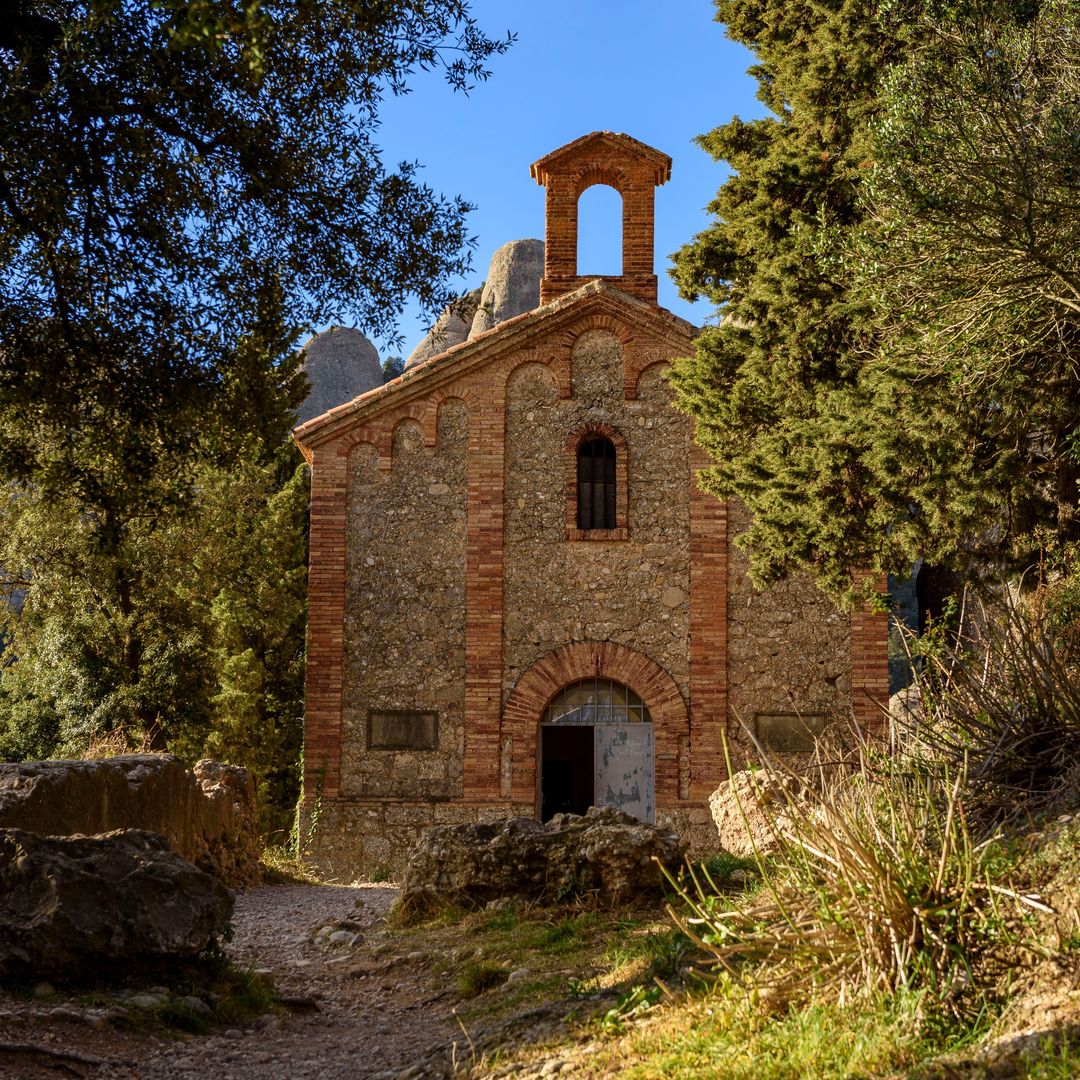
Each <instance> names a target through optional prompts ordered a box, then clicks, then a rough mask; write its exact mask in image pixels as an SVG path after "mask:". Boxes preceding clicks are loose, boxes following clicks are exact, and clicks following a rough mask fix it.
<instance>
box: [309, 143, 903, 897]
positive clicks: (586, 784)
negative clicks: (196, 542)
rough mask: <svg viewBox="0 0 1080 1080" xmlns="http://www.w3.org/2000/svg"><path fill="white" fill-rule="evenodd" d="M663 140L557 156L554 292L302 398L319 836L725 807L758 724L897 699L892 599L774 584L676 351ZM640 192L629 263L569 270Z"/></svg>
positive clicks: (338, 858) (811, 729)
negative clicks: (733, 769) (418, 353)
mask: <svg viewBox="0 0 1080 1080" xmlns="http://www.w3.org/2000/svg"><path fill="white" fill-rule="evenodd" d="M670 169H671V159H670V158H668V157H667V155H665V154H662V153H660V152H659V151H657V150H654V149H652V148H651V147H648V146H646V145H644V144H643V143H640V142H638V141H637V140H635V139H632V138H630V137H629V136H627V135H621V134H614V133H611V132H595V133H593V134H591V135H586V136H584V137H582V138H580V139H577V140H575V141H574V142H572V143H570V144H568V145H567V146H564V147H562V148H561V149H559V150H556V151H554V152H553V153H551V154H548V155H547V156H546V157H543V158H541V159H540V160H539V161H537V162H536V163H535V164H534V165H533V166H532V176H533V178H534V179H535V180H536V181H537V182H538V183H539V184H541V185H542V186H544V188H545V189H546V236H545V250H544V276H543V279H542V281H541V285H540V305H539V306H538V307H537V308H535V309H534V310H532V311H528V312H525V313H523V314H520V315H517V316H516V317H513V318H511V319H508V320H507V321H504V322H502V323H499V324H498V325H496V326H495V327H493V328H492V329H490V330H487V331H485V332H483V333H480V334H479V335H478V336H476V337H475V338H472V339H471V340H468V341H465V342H464V343H462V344H459V345H456V346H454V347H453V348H450V349H449V350H447V351H445V352H443V353H441V354H440V355H437V356H434V357H432V358H431V359H429V360H427V361H426V362H424V363H422V364H419V365H418V366H417V367H415V368H413V369H411V370H409V371H407V372H406V373H405V374H404V375H403V376H402V377H400V378H398V379H396V380H395V381H393V382H392V383H389V384H387V385H386V386H382V387H379V388H377V389H374V390H372V391H370V392H368V393H366V394H363V395H362V396H360V397H358V398H356V399H355V400H353V401H351V402H348V403H346V404H344V405H341V406H338V407H337V408H334V409H331V410H330V411H329V412H326V413H325V414H323V415H322V416H319V417H316V418H314V419H312V420H310V421H308V422H307V423H305V424H303V425H302V426H300V427H299V428H297V429H296V431H295V433H294V434H295V438H296V441H297V442H298V444H299V445H300V447H301V449H302V450H303V452H304V454H305V456H306V458H307V460H308V461H309V463H310V465H311V481H312V490H311V562H310V578H309V611H308V668H307V696H306V714H305V723H306V737H305V749H304V764H305V776H304V813H303V815H302V816H303V818H304V820H305V822H306V824H305V826H304V828H305V830H306V842H307V844H308V847H309V851H310V855H311V857H312V859H313V860H314V861H316V862H318V863H319V864H320V865H321V866H323V867H324V868H325V869H327V870H329V871H331V872H333V873H336V874H339V875H349V874H360V873H368V874H370V873H373V872H378V871H384V872H388V873H395V872H397V871H399V870H400V869H401V867H402V865H403V862H404V859H405V857H406V855H407V853H408V849H409V847H410V846H411V844H412V842H413V841H414V840H415V838H416V836H417V835H418V834H419V832H420V831H421V830H422V829H423V828H425V827H428V826H430V825H432V824H440V823H451V822H464V821H476V820H490V819H498V818H504V817H507V816H510V815H525V816H538V817H540V818H542V819H544V820H546V819H547V818H549V817H550V816H552V814H554V813H557V812H563V811H568V812H579V813H580V812H583V811H584V810H585V808H587V807H588V806H589V805H593V804H597V805H602V804H608V805H616V806H621V807H622V808H623V809H624V810H627V811H628V812H630V813H632V814H634V815H635V816H637V817H639V818H641V819H643V820H649V821H656V822H657V823H660V824H665V825H667V826H669V827H672V828H675V829H677V830H678V831H679V832H681V833H682V834H683V835H684V836H685V837H686V838H687V839H688V840H689V841H690V842H691V844H692V846H693V847H695V848H698V849H705V850H707V849H708V848H709V846H710V843H711V841H712V840H713V838H714V837H715V830H714V829H713V828H712V825H711V819H710V816H709V811H708V797H709V794H710V793H711V792H712V791H713V790H714V789H715V788H716V787H717V786H718V784H719V783H720V782H721V781H722V780H723V779H724V778H725V776H726V766H725V757H724V749H723V736H724V734H725V733H726V735H727V736H728V738H729V740H730V741H731V744H732V746H733V747H734V753H735V755H736V758H738V757H739V756H740V755H741V754H742V753H743V752H744V751H745V749H746V746H747V740H746V737H745V735H744V734H743V726H742V725H744V724H745V725H747V726H749V727H750V728H751V730H753V731H754V732H755V734H756V736H757V737H758V738H759V739H760V740H761V741H762V742H763V743H764V744H765V745H767V746H771V747H772V748H773V749H775V750H777V751H779V752H785V751H798V750H799V749H801V748H803V744H804V742H805V740H806V739H807V738H808V737H809V736H810V735H811V734H813V733H815V732H817V731H820V730H821V728H822V727H823V726H824V725H825V724H827V723H828V722H829V721H831V720H833V719H836V718H847V717H851V716H852V715H853V716H854V717H855V719H856V720H857V721H858V722H859V723H861V724H862V725H864V726H872V725H874V724H875V723H879V722H880V719H881V716H882V711H881V710H882V706H883V705H884V704H885V703H886V697H887V686H888V666H887V655H886V654H887V649H886V621H885V618H884V616H882V615H875V614H871V613H869V612H858V611H857V612H855V613H851V614H848V613H845V612H842V611H840V610H838V609H837V608H835V607H834V606H833V605H832V604H831V603H830V602H829V601H828V600H826V599H825V598H824V597H823V596H822V595H821V594H820V593H819V592H818V591H817V590H816V589H814V587H813V586H812V585H811V584H810V583H809V582H808V581H806V580H800V579H798V578H796V579H792V580H790V581H787V582H784V583H781V584H780V585H777V586H774V587H772V588H770V589H768V590H765V591H757V590H755V589H754V587H753V586H752V585H751V583H750V581H749V579H748V578H747V576H746V563H745V558H744V557H743V556H742V554H741V553H740V552H739V551H738V550H737V549H735V548H734V547H733V546H732V544H731V541H732V538H733V537H734V536H735V535H736V534H737V533H738V532H740V531H742V529H743V528H744V527H745V524H746V522H745V515H744V512H743V511H742V510H741V508H740V507H739V505H738V504H735V503H722V502H719V501H718V500H716V499H715V498H713V497H712V496H709V495H706V494H705V493H704V492H702V491H701V490H700V489H699V488H698V486H697V484H696V483H695V473H696V472H697V471H698V470H699V469H701V468H703V467H706V466H707V465H708V459H707V457H706V456H705V455H704V453H703V452H702V451H701V450H700V449H698V448H697V447H696V445H695V444H694V442H693V422H692V420H691V419H690V418H689V417H687V416H686V415H684V414H682V413H679V412H677V411H676V410H675V409H674V408H673V407H672V405H671V398H672V392H671V390H670V388H669V386H668V384H667V382H666V381H665V379H664V371H665V369H666V367H667V365H668V362H669V361H670V360H671V359H672V358H673V357H678V356H685V355H688V354H689V353H690V351H691V349H692V347H693V339H694V336H695V333H696V331H695V328H694V327H693V326H691V325H690V324H689V323H687V322H685V321H684V320H682V319H680V318H678V317H677V316H675V315H673V314H672V313H671V312H668V311H666V310H665V309H663V308H661V307H659V306H658V305H657V279H656V276H655V273H654V267H653V221H654V218H653V202H654V191H655V188H656V187H657V186H659V185H662V184H663V183H664V182H665V181H666V180H667V179H668V177H669V175H670ZM594 184H607V185H610V186H611V187H613V188H614V189H615V190H616V191H618V192H619V194H620V195H621V196H622V202H623V231H622V251H623V266H622V270H623V272H622V274H621V275H619V276H616V277H599V278H598V277H589V276H579V275H578V273H577V269H578V268H577V265H576V260H577V207H578V200H579V198H580V196H581V194H582V193H583V192H584V191H585V190H586V189H587V188H589V187H590V186H592V185H594Z"/></svg>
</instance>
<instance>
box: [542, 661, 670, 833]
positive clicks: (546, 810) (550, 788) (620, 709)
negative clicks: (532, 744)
mask: <svg viewBox="0 0 1080 1080" xmlns="http://www.w3.org/2000/svg"><path fill="white" fill-rule="evenodd" d="M539 757H540V770H539V772H540V776H539V781H540V819H541V821H548V820H550V818H551V817H553V816H554V815H555V814H559V813H572V814H583V813H585V811H586V810H587V809H588V808H589V807H590V806H615V807H617V808H619V809H620V810H624V811H625V812H626V813H628V814H632V815H633V816H634V817H636V818H638V819H639V820H640V821H648V822H652V821H654V820H655V816H656V812H655V797H654V787H655V784H654V767H653V761H654V751H653V725H652V716H651V715H650V713H649V709H648V707H647V706H646V705H645V703H644V702H643V701H642V700H641V698H640V697H639V696H638V695H637V694H636V693H635V692H634V691H633V690H631V689H630V687H628V686H624V685H623V684H622V683H619V682H616V681H615V680H613V679H606V678H588V679H579V680H577V681H576V682H572V683H568V684H567V685H566V686H564V687H563V688H562V689H561V690H559V691H558V693H556V694H555V696H554V697H553V698H552V699H551V700H550V701H549V702H548V703H547V706H546V707H545V709H544V712H543V714H542V716H541V720H540V755H539Z"/></svg>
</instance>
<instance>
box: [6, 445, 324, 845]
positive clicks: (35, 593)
mask: <svg viewBox="0 0 1080 1080" xmlns="http://www.w3.org/2000/svg"><path fill="white" fill-rule="evenodd" d="M193 484H194V490H195V495H194V496H193V501H192V503H191V505H189V506H188V507H187V508H186V509H185V510H184V511H183V512H174V513H171V514H164V513H160V512H154V513H149V514H146V515H144V516H138V517H133V518H132V519H131V520H129V521H128V522H127V523H126V524H125V526H124V528H123V529H122V530H120V532H119V534H118V537H117V538H116V541H115V542H114V543H112V544H111V545H110V546H109V548H107V549H105V550H103V547H102V544H101V542H100V536H99V522H98V521H97V520H96V519H95V517H94V516H93V515H91V514H88V513H87V512H86V511H85V509H84V508H83V507H82V506H81V505H80V504H79V503H78V501H77V500H75V499H74V498H71V499H66V500H60V499H57V498H55V497H54V498H49V497H46V496H44V495H43V494H42V493H41V492H40V491H39V490H37V489H35V488H26V487H24V488H18V487H14V486H9V487H8V488H5V489H0V522H2V527H0V565H2V566H4V567H6V568H7V571H8V577H9V581H10V583H11V584H12V585H13V584H14V583H18V584H19V585H20V586H21V589H22V590H23V592H24V597H25V598H24V601H23V604H22V607H21V611H19V612H18V613H16V612H15V611H14V610H13V609H8V608H7V606H6V605H4V606H3V607H0V612H2V614H0V622H2V624H3V626H4V628H5V631H4V632H5V636H6V637H7V638H8V640H9V644H8V649H7V651H6V652H5V654H4V665H3V668H2V669H0V756H3V757H5V758H9V759H11V758H14V759H18V758H23V757H31V756H32V757H47V756H52V755H55V754H59V755H62V756H80V755H82V754H84V753H85V752H86V751H87V750H88V748H89V747H90V746H91V744H92V743H93V742H94V741H96V740H97V739H99V738H101V737H102V736H105V735H108V734H109V733H112V732H123V733H126V734H127V737H128V738H129V739H130V741H131V742H132V743H141V742H142V741H143V738H144V737H145V738H147V739H148V740H149V742H150V744H151V745H153V746H156V747H158V748H165V747H168V748H169V749H172V750H174V751H176V752H177V753H179V754H180V755H181V756H182V757H184V758H185V759H187V760H189V761H190V760H194V759H196V758H198V757H200V756H214V757H217V758H219V759H222V760H226V761H230V762H233V763H236V764H242V765H246V766H248V767H249V768H251V769H252V771H253V772H254V775H255V777H256V779H257V782H258V786H259V793H260V796H261V801H262V802H263V804H264V805H265V806H266V808H267V810H268V811H269V809H270V808H271V807H275V808H277V809H278V810H279V811H280V810H284V809H285V808H286V807H288V806H289V805H290V804H291V803H292V802H293V801H295V798H296V794H297V790H298V777H297V772H296V764H295V763H296V761H297V758H298V754H299V747H300V741H301V734H302V720H301V716H302V700H303V687H302V679H303V634H304V610H305V564H306V541H305V526H304V518H305V514H306V509H307V476H306V468H305V467H304V465H303V464H302V463H301V462H300V461H299V455H298V454H297V453H296V451H295V450H294V449H293V448H291V447H289V446H287V445H285V444H282V445H281V447H280V449H279V450H277V451H276V452H275V454H274V455H273V457H272V458H271V459H270V460H260V459H259V456H258V455H257V454H255V453H252V454H250V455H249V456H247V457H245V458H241V459H238V460H236V461H234V462H232V463H230V464H229V465H227V466H226V465H221V464H217V463H211V462H207V463H205V464H203V465H202V466H200V467H198V468H195V469H194V470H193ZM268 824H269V820H268Z"/></svg>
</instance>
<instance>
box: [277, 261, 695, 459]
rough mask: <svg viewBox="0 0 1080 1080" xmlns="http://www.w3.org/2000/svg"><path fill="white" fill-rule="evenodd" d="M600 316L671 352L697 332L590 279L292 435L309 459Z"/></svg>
mask: <svg viewBox="0 0 1080 1080" xmlns="http://www.w3.org/2000/svg"><path fill="white" fill-rule="evenodd" d="M605 316H607V317H609V318H613V319H615V320H617V321H618V322H619V324H621V326H622V327H623V333H624V334H626V335H627V338H629V337H632V336H633V335H634V331H635V330H636V331H637V332H638V333H640V334H641V335H643V336H646V337H648V338H650V339H651V340H652V341H653V342H655V343H658V344H663V345H667V346H669V347H670V349H671V353H672V355H678V353H679V352H680V351H681V350H686V349H689V347H690V344H691V342H692V341H693V340H694V338H695V337H696V336H697V333H698V330H697V327H695V326H693V325H692V324H691V323H688V322H687V321H686V320H685V319H681V318H679V316H677V315H674V314H672V313H671V312H670V311H668V310H666V309H665V308H660V307H656V306H654V305H652V304H647V303H645V302H644V301H642V300H638V299H637V298H636V297H633V296H630V295H629V294H627V293H625V292H623V291H622V290H620V289H617V288H615V287H614V286H613V285H611V284H610V283H609V282H606V281H603V280H601V279H592V280H590V281H589V282H588V283H587V284H585V285H583V286H582V287H581V288H580V289H577V290H575V291H574V292H572V293H569V294H568V295H566V296H561V297H559V298H558V299H557V300H555V301H553V302H552V303H550V304H545V305H543V306H542V307H539V308H536V309H535V310H534V311H529V312H525V313H524V314H522V315H516V316H515V317H514V318H512V319H507V320H506V321H505V322H502V323H499V325H498V326H495V327H493V328H492V329H491V330H487V331H485V332H484V333H482V334H478V335H477V336H476V337H475V338H472V339H471V340H469V341H465V342H462V343H461V344H460V345H455V346H454V347H453V348H451V349H447V351H446V352H444V353H440V354H439V355H438V356H433V357H432V358H431V359H430V360H427V361H425V362H424V363H423V364H418V365H417V366H416V367H414V368H412V369H410V370H409V371H407V372H405V374H404V375H401V376H399V377H398V378H397V379H394V380H393V381H392V382H389V383H387V384H386V385H385V386H380V387H376V388H375V389H374V390H369V391H368V392H367V393H366V394H361V395H360V397H358V398H354V399H353V400H352V401H348V402H345V403H344V404H343V405H338V406H337V407H336V408H333V409H331V410H330V411H329V412H325V413H323V415H322V416H317V417H315V418H314V419H313V420H309V421H308V422H307V423H306V424H301V425H300V426H299V427H297V428H295V429H294V431H293V438H294V439H295V440H296V443H297V445H298V446H299V447H300V449H301V451H302V452H303V454H304V456H305V457H306V458H307V459H308V460H309V461H310V460H311V452H312V451H313V450H314V449H315V448H316V447H318V446H320V445H322V444H323V443H326V442H328V441H330V440H333V439H336V438H338V437H339V436H340V435H342V434H343V433H345V432H347V431H350V430H351V429H352V428H353V427H354V426H363V425H365V424H368V423H371V422H372V421H373V420H375V419H376V418H377V417H379V416H381V415H382V414H383V413H385V412H387V411H388V410H391V409H400V408H402V407H403V406H405V405H408V404H409V403H411V402H412V401H413V400H414V399H419V398H426V397H428V396H429V395H431V394H432V393H433V392H434V391H437V390H438V389H439V388H441V387H444V386H445V385H446V384H447V383H449V382H451V381H454V380H457V379H459V378H460V377H461V376H462V375H464V374H466V373H471V372H474V371H476V370H477V369H479V368H483V367H485V366H486V365H488V364H490V363H492V362H493V361H495V360H497V359H498V358H499V357H501V356H504V355H505V354H506V353H508V352H512V351H514V350H516V349H536V344H537V339H538V337H539V336H540V335H543V336H548V335H558V334H559V333H560V332H562V333H570V334H574V335H575V336H576V334H577V333H579V332H580V331H579V330H578V329H577V327H578V325H579V324H580V323H581V320H582V318H583V317H586V318H593V319H603V318H604V317H605ZM537 359H538V360H539V361H541V362H543V359H544V358H543V357H542V356H539V355H538V356H537Z"/></svg>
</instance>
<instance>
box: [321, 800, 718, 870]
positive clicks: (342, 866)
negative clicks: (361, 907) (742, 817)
mask: <svg viewBox="0 0 1080 1080" xmlns="http://www.w3.org/2000/svg"><path fill="white" fill-rule="evenodd" d="M533 812H534V807H533V805H532V804H531V803H529V804H528V805H516V804H513V803H508V802H495V803H482V804H480V803H467V802H437V803H431V802H427V803H425V802H405V801H402V800H396V799H386V800H382V801H379V802H370V801H364V800H351V799H334V800H330V801H327V802H323V803H320V804H319V805H318V806H317V808H316V807H314V806H312V805H310V804H309V805H308V806H306V807H305V808H304V811H303V813H302V815H301V837H300V839H301V848H302V854H303V857H304V859H305V861H307V862H310V863H312V864H313V865H315V866H317V867H318V869H319V873H320V874H322V875H324V876H325V878H326V880H328V881H342V882H350V881H353V880H355V879H357V878H358V877H360V878H363V879H364V880H372V879H375V880H383V879H390V880H399V879H400V877H401V874H402V871H404V869H405V863H406V862H408V859H409V853H410V852H411V851H412V848H413V845H414V844H415V843H416V841H417V840H419V839H420V834H421V833H422V832H423V831H424V830H425V829H430V828H431V827H432V826H433V825H461V824H465V823H467V822H475V821H503V820H505V819H506V818H508V817H532V816H533ZM706 813H707V811H706Z"/></svg>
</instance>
